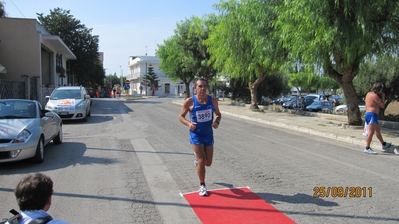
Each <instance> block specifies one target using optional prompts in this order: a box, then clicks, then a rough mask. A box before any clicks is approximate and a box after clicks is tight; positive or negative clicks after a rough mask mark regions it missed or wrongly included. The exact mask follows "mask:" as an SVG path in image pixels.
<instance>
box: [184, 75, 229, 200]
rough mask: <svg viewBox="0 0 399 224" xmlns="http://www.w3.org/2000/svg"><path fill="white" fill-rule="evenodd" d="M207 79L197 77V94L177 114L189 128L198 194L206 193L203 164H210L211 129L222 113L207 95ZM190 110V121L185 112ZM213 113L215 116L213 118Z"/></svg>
mask: <svg viewBox="0 0 399 224" xmlns="http://www.w3.org/2000/svg"><path fill="white" fill-rule="evenodd" d="M208 88H209V85H208V81H207V80H206V79H204V78H199V79H198V80H197V81H196V82H195V89H196V92H197V94H196V95H194V96H192V97H189V98H187V99H186V100H185V101H184V104H183V108H182V109H181V111H180V114H179V120H180V122H181V123H183V124H184V125H186V126H187V127H188V128H189V133H190V143H191V145H192V147H193V150H194V154H195V156H196V161H197V174H198V178H199V181H200V188H199V191H198V193H199V195H200V196H206V195H208V192H207V189H206V185H205V166H211V165H212V159H213V143H214V141H213V129H212V128H215V129H216V128H218V127H219V124H220V120H221V118H222V114H221V113H220V110H219V106H218V101H217V99H216V98H213V97H212V96H210V95H208V94H207V93H208V90H209V89H208ZM188 112H190V121H188V120H187V119H186V114H187V113H188ZM214 114H215V118H214Z"/></svg>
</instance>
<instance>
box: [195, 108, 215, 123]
mask: <svg viewBox="0 0 399 224" xmlns="http://www.w3.org/2000/svg"><path fill="white" fill-rule="evenodd" d="M195 115H196V116H197V122H207V121H210V120H212V110H211V109H206V110H199V111H196V112H195Z"/></svg>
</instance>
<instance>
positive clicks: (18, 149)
mask: <svg viewBox="0 0 399 224" xmlns="http://www.w3.org/2000/svg"><path fill="white" fill-rule="evenodd" d="M51 140H52V141H53V143H54V144H61V143H62V120H61V118H60V117H59V116H58V115H57V114H56V113H53V112H51V111H46V110H43V109H42V106H41V104H40V103H39V102H38V101H35V100H23V99H1V100H0V163H3V162H11V161H17V160H24V159H31V160H32V162H35V163H41V162H43V159H44V146H45V145H47V144H48V143H49V142H50V141H51Z"/></svg>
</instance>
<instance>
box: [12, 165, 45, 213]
mask: <svg viewBox="0 0 399 224" xmlns="http://www.w3.org/2000/svg"><path fill="white" fill-rule="evenodd" d="M14 194H15V197H16V198H17V203H18V206H19V209H20V210H21V211H32V210H40V209H43V208H44V207H45V206H46V204H47V202H48V200H49V198H50V197H51V195H52V194H53V181H52V180H51V178H50V177H48V176H46V175H44V174H42V173H35V174H30V175H28V176H26V177H25V178H23V179H22V180H21V181H20V182H19V183H18V185H17V187H16V188H15V190H14Z"/></svg>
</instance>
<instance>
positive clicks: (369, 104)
mask: <svg viewBox="0 0 399 224" xmlns="http://www.w3.org/2000/svg"><path fill="white" fill-rule="evenodd" d="M383 88H384V85H383V84H382V83H378V82H377V83H375V84H374V86H373V88H371V91H370V92H368V93H367V95H366V114H365V120H366V125H367V127H366V128H367V129H368V134H367V136H366V148H365V149H364V152H365V153H368V154H372V155H375V154H377V152H375V151H373V150H372V149H371V148H370V144H371V140H372V139H373V135H374V132H375V135H376V136H377V138H378V140H379V141H380V142H381V144H382V148H381V150H382V151H383V152H385V151H386V150H387V149H388V148H389V146H391V143H390V142H384V139H383V138H382V135H381V131H380V126H379V125H378V113H379V112H380V108H382V109H383V108H385V93H384V92H383V91H382V90H383Z"/></svg>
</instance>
